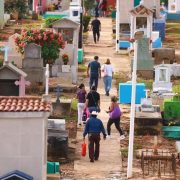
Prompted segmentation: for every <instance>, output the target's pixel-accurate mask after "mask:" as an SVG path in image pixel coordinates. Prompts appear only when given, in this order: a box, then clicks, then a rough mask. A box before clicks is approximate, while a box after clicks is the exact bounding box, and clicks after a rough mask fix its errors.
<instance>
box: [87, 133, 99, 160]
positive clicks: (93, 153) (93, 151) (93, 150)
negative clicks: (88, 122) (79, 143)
mask: <svg viewBox="0 0 180 180" xmlns="http://www.w3.org/2000/svg"><path fill="white" fill-rule="evenodd" d="M99 147H100V134H94V133H92V134H89V158H90V159H91V160H94V159H96V160H97V159H98V158H99Z"/></svg>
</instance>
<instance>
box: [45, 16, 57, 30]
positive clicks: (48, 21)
mask: <svg viewBox="0 0 180 180" xmlns="http://www.w3.org/2000/svg"><path fill="white" fill-rule="evenodd" d="M60 19H61V18H47V19H45V27H46V28H52V23H53V22H55V21H58V20H60Z"/></svg>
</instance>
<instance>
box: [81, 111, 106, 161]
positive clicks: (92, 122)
mask: <svg viewBox="0 0 180 180" xmlns="http://www.w3.org/2000/svg"><path fill="white" fill-rule="evenodd" d="M101 132H102V133H103V137H104V139H106V133H105V129H104V126H103V123H102V121H101V120H100V119H98V118H97V112H96V111H93V112H92V113H91V117H90V119H89V120H88V121H87V123H86V126H85V129H84V133H83V137H84V140H85V136H86V135H87V134H88V139H89V158H90V162H94V160H95V161H97V160H98V159H99V151H100V133H101Z"/></svg>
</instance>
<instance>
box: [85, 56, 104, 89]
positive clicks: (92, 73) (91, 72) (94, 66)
mask: <svg viewBox="0 0 180 180" xmlns="http://www.w3.org/2000/svg"><path fill="white" fill-rule="evenodd" d="M98 59H99V57H98V56H94V60H93V61H91V62H90V63H89V64H88V68H87V76H88V77H90V79H89V87H90V89H91V87H92V85H94V86H95V87H96V89H97V87H98V78H99V77H100V78H101V65H100V63H99V62H98Z"/></svg>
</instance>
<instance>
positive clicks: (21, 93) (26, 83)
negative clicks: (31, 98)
mask: <svg viewBox="0 0 180 180" xmlns="http://www.w3.org/2000/svg"><path fill="white" fill-rule="evenodd" d="M30 84H31V83H30V82H29V81H26V80H25V78H24V77H23V76H21V79H20V81H16V82H15V85H16V86H19V96H25V90H26V86H29V85H30Z"/></svg>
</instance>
